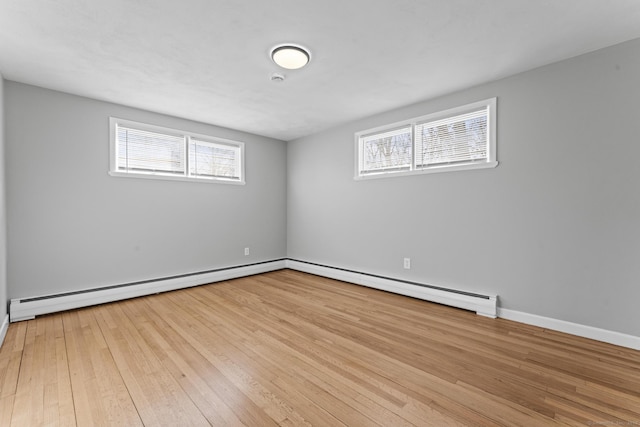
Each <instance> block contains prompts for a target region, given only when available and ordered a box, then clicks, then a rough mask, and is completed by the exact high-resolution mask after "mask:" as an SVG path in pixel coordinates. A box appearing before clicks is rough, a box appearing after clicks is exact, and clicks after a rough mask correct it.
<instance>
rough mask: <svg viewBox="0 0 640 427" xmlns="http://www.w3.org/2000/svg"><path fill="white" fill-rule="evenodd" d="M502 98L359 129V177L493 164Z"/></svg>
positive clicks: (449, 169)
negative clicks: (361, 130)
mask: <svg viewBox="0 0 640 427" xmlns="http://www.w3.org/2000/svg"><path fill="white" fill-rule="evenodd" d="M495 116H496V98H491V99H488V100H485V101H480V102H475V103H473V104H468V105H465V106H462V107H458V108H453V109H450V110H446V111H442V112H439V113H435V114H430V115H427V116H422V117H417V118H415V119H410V120H406V121H404V122H399V123H394V124H391V125H387V126H382V127H379V128H375V129H370V130H367V131H363V132H358V133H356V138H355V139H356V150H357V153H356V163H357V164H356V179H363V178H373V177H385V176H393V175H407V174H415V173H432V172H444V171H453V170H465V169H477V168H489V167H491V168H493V167H496V166H497V165H498V162H497V160H496V131H495V129H496V125H495V122H496V117H495Z"/></svg>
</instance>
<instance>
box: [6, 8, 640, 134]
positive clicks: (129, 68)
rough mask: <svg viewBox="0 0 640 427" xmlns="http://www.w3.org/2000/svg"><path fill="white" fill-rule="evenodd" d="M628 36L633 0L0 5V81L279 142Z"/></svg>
mask: <svg viewBox="0 0 640 427" xmlns="http://www.w3.org/2000/svg"><path fill="white" fill-rule="evenodd" d="M638 37H640V1H639V0H386V1H385V0H270V1H259V0H233V1H231V0H225V1H223V0H0V72H2V73H3V75H4V77H5V78H6V79H8V80H14V81H18V82H23V83H28V84H32V85H36V86H42V87H46V88H50V89H55V90H60V91H64V92H68V93H73V94H77V95H82V96H88V97H91V98H96V99H101V100H106V101H111V102H116V103H119V104H124V105H129V106H133V107H139V108H143V109H146V110H151V111H156V112H160V113H166V114H170V115H174V116H178V117H184V118H188V119H192V120H197V121H201V122H205V123H211V124H215V125H219V126H225V127H229V128H234V129H240V130H243V131H247V132H252V133H255V134H259V135H265V136H270V137H274V138H278V139H282V140H291V139H295V138H297V137H300V136H304V135H308V134H311V133H314V132H317V131H320V130H322V129H325V128H328V127H332V126H335V125H338V124H341V123H344V122H347V121H351V120H354V119H357V118H360V117H364V116H368V115H371V114H375V113H379V112H382V111H385V110H389V109H392V108H396V107H400V106H403V105H407V104H411V103H414V102H418V101H421V100H426V99H429V98H433V97H436V96H439V95H443V94H446V93H450V92H453V91H457V90H460V89H463V88H467V87H470V86H474V85H478V84H481V83H484V82H488V81H492V80H496V79H499V78H502V77H505V76H508V75H512V74H515V73H518V72H521V71H525V70H528V69H532V68H535V67H538V66H541V65H545V64H548V63H551V62H556V61H559V60H562V59H565V58H569V57H572V56H576V55H579V54H582V53H586V52H589V51H592V50H596V49H600V48H603V47H606V46H610V45H613V44H617V43H620V42H623V41H626V40H630V39H634V38H638ZM284 42H293V43H298V44H302V45H305V46H307V47H308V48H309V49H310V50H311V51H312V60H311V63H310V64H309V66H308V67H306V68H304V69H302V70H296V71H286V70H279V69H278V67H277V66H276V65H275V64H274V63H273V62H271V60H270V58H269V55H268V54H269V50H270V49H271V48H272V47H273V46H275V45H277V44H280V43H284ZM279 71H282V72H283V74H285V75H286V77H287V78H286V80H285V81H284V82H281V83H276V82H272V81H271V80H270V76H271V74H272V73H274V72H279Z"/></svg>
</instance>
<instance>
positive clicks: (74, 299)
mask: <svg viewBox="0 0 640 427" xmlns="http://www.w3.org/2000/svg"><path fill="white" fill-rule="evenodd" d="M283 268H285V260H284V259H282V260H276V261H266V262H261V263H256V264H250V265H244V266H238V267H230V268H222V269H219V270H210V271H206V272H200V273H193V274H185V275H181V276H174V277H168V278H162V279H155V280H147V281H142V282H135V283H128V284H122V285H115V286H107V287H103V288H97V289H87V290H82V291H77V292H68V293H61V294H57V295H46V296H40V297H34V298H22V299H12V300H11V302H10V304H9V317H10V319H11V322H18V321H20V320H29V319H33V318H35V316H39V315H42V314H48V313H55V312H58V311H64V310H72V309H74V308H81V307H88V306H91V305H97V304H104V303H107V302H113V301H120V300H124V299H128V298H135V297H140V296H144V295H152V294H157V293H160V292H167V291H173V290H177V289H184V288H189V287H192V286H198V285H203V284H207V283H214V282H220V281H223V280H230V279H236V278H238V277H245V276H251V275H254V274H260V273H266V272H269V271H274V270H281V269H283Z"/></svg>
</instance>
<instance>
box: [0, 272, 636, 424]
mask: <svg viewBox="0 0 640 427" xmlns="http://www.w3.org/2000/svg"><path fill="white" fill-rule="evenodd" d="M589 424H590V425H640V351H634V350H631V349H625V348H620V347H616V346H613V345H609V344H605V343H600V342H596V341H592V340H587V339H584V338H580V337H573V336H570V335H566V334H562V333H558V332H554V331H548V330H545V329H542V328H537V327H534V326H530V325H523V324H519V323H515V322H511V321H507V320H504V319H488V318H484V317H480V316H476V315H475V314H473V313H469V312H466V311H463V310H457V309H453V308H451V307H445V306H441V305H437V304H431V303H428V302H425V301H421V300H417V299H412V298H407V297H403V296H400V295H395V294H390V293H386V292H382V291H378V290H375V289H370V288H366V287H361V286H355V285H350V284H346V283H343V282H340V281H336V280H331V279H326V278H321V277H318V276H313V275H309V274H305V273H300V272H296V271H291V270H282V271H276V272H271V273H266V274H261V275H257V276H251V277H246V278H241V279H236V280H230V281H227V282H220V283H216V284H212V285H206V286H200V287H195V288H190V289H184V290H180V291H175V292H169V293H165V294H159V295H152V296H148V297H142V298H136V299H132V300H128V301H121V302H116V303H112V304H106V305H102V306H97V307H92V308H87V309H82V310H75V311H70V312H66V313H60V314H54V315H50V316H45V317H42V318H38V319H35V320H31V321H25V322H20V323H17V324H11V325H10V327H9V330H8V332H7V336H6V339H5V344H4V346H3V347H2V349H0V425H14V426H27V425H28V426H32V425H35V426H37V425H78V426H84V425H108V426H111V425H122V426H125V425H126V426H129V425H131V426H135V425H145V426H175V425H180V426H182V425H189V426H191V425H214V426H305V425H307V426H311V425H318V426H326V425H331V426H372V425H381V426H391V425H393V426H403V425H406V426H410V425H415V426H538V425H573V426H584V425H589Z"/></svg>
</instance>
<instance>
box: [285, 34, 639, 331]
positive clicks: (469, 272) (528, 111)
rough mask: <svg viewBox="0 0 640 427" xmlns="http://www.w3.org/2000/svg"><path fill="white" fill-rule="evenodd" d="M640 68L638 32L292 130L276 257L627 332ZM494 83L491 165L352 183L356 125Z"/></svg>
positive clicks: (632, 321) (635, 228)
mask: <svg viewBox="0 0 640 427" xmlns="http://www.w3.org/2000/svg"><path fill="white" fill-rule="evenodd" d="M470 72H472V70H470ZM639 76H640V40H635V41H632V42H628V43H624V44H621V45H617V46H614V47H611V48H608V49H605V50H601V51H597V52H594V53H591V54H587V55H583V56H580V57H576V58H573V59H570V60H567V61H563V62H560V63H556V64H552V65H549V66H546V67H543V68H540V69H536V70H533V71H530V72H527V73H523V74H520V75H517V76H514V77H512V78H508V79H504V80H501V81H498V82H495V83H492V84H487V85H483V86H480V87H475V88H471V89H469V90H465V91H462V92H459V93H455V94H452V95H450V96H446V97H442V98H439V99H435V100H431V101H428V102H424V103H420V104H417V105H412V106H408V107H406V108H402V109H398V110H394V111H390V112H386V113H384V114H380V115H377V116H375V117H369V118H366V119H362V120H359V121H356V122H352V123H349V124H347V125H344V126H341V127H339V128H334V129H331V130H328V131H326V132H323V133H320V134H316V135H313V136H310V137H306V138H301V139H299V140H297V141H293V142H290V143H289V145H288V181H287V182H288V184H287V185H288V197H287V200H288V201H287V203H288V210H287V214H288V223H287V224H288V233H287V236H288V246H287V251H288V256H289V257H290V258H294V259H300V260H306V261H311V262H317V263H322V264H326V265H330V266H336V267H342V268H349V269H354V270H358V271H363V272H368V273H374V274H380V275H385V276H390V277H394V278H399V279H406V280H413V281H418V282H422V283H430V284H434V285H439V286H445V287H451V288H459V289H464V290H470V291H476V292H481V293H495V294H498V295H499V297H500V304H501V306H502V307H504V308H507V309H512V310H517V311H522V312H526V313H530V314H536V315H541V316H546V317H551V318H556V319H561V320H566V321H570V322H576V323H579V324H583V325H590V326H594V327H600V328H604V329H608V330H613V331H619V332H622V333H628V334H632V335H635V336H639V335H640V314H639V313H640V311H639V310H638V301H640V286H639V283H638V281H639V279H640V191H638V188H639V183H640V167H638V159H640V143H639V141H638V133H639V131H638V123H639V121H640V81H639V79H638V78H639ZM494 96H497V97H498V160H499V161H500V165H499V166H498V167H497V168H496V169H484V170H475V171H464V172H451V173H440V174H430V175H421V176H408V177H397V178H387V179H377V180H366V181H354V179H353V175H354V132H356V131H361V130H365V129H368V128H372V127H375V126H380V125H384V124H388V123H392V122H395V121H398V120H402V119H406V118H411V117H416V116H420V115H424V114H428V113H432V112H435V111H439V110H442V109H446V108H450V107H455V106H459V105H463V104H465V103H469V102H473V101H477V100H481V99H485V98H489V97H494ZM403 257H410V258H411V259H412V268H411V270H404V269H403V268H402V258H403Z"/></svg>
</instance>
